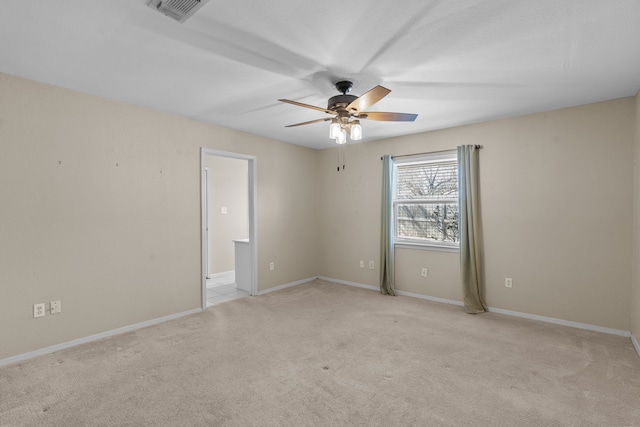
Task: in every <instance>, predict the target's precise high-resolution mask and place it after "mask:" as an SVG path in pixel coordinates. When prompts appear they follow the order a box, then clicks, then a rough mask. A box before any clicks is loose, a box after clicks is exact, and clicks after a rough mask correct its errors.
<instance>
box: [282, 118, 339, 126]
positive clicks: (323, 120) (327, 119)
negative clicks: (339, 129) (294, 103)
mask: <svg viewBox="0 0 640 427" xmlns="http://www.w3.org/2000/svg"><path fill="white" fill-rule="evenodd" d="M329 120H331V117H327V118H326V119H316V120H311V121H308V122H302V123H296V124H295V125H287V126H285V127H286V128H292V127H296V126H302V125H310V124H311V123H319V122H327V121H329Z"/></svg>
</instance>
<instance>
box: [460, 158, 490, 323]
mask: <svg viewBox="0 0 640 427" xmlns="http://www.w3.org/2000/svg"><path fill="white" fill-rule="evenodd" d="M478 151H479V147H477V146H475V145H461V146H459V147H458V148H457V153H458V205H459V206H458V208H459V218H458V221H459V228H460V273H461V276H462V292H463V296H464V309H465V311H466V312H467V313H471V314H477V313H482V312H484V311H486V305H485V303H484V301H483V299H482V262H481V261H482V252H481V251H482V248H481V245H480V231H481V230H480V218H479V213H480V212H479V200H478Z"/></svg>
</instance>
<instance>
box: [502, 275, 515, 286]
mask: <svg viewBox="0 0 640 427" xmlns="http://www.w3.org/2000/svg"><path fill="white" fill-rule="evenodd" d="M512 286H513V280H512V279H511V277H507V278H506V279H504V287H505V288H510V287H512Z"/></svg>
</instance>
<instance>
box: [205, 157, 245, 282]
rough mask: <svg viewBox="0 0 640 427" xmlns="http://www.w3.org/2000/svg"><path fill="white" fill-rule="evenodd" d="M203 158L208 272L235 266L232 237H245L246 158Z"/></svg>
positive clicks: (224, 270)
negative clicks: (207, 184) (205, 171)
mask: <svg viewBox="0 0 640 427" xmlns="http://www.w3.org/2000/svg"><path fill="white" fill-rule="evenodd" d="M204 160H205V166H206V167H208V168H209V175H208V176H209V237H210V242H209V251H210V254H209V256H210V258H211V259H210V268H211V270H210V274H215V273H222V272H226V271H232V270H234V269H235V247H234V243H233V240H235V239H248V238H249V161H248V160H241V159H233V158H229V157H220V156H213V155H207V156H205V159H204ZM223 207H224V208H226V210H227V213H226V214H223V213H222V212H221V209H222V208H223Z"/></svg>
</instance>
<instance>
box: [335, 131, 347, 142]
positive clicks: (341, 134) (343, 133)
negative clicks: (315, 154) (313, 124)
mask: <svg viewBox="0 0 640 427" xmlns="http://www.w3.org/2000/svg"><path fill="white" fill-rule="evenodd" d="M346 143H347V131H346V130H344V129H340V131H339V132H338V136H337V137H336V144H339V145H342V144H346Z"/></svg>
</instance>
